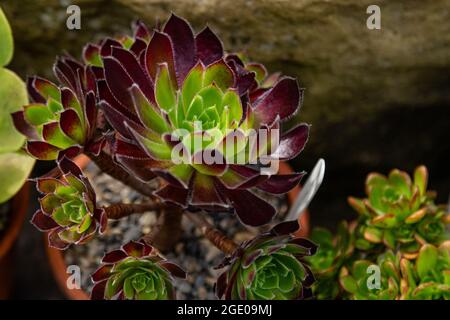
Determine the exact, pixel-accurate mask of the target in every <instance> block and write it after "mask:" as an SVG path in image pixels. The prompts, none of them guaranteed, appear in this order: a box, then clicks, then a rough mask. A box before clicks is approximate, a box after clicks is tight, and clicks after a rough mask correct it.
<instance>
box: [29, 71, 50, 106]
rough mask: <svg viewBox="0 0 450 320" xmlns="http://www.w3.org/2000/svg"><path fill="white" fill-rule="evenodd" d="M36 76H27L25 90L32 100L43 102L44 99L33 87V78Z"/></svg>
mask: <svg viewBox="0 0 450 320" xmlns="http://www.w3.org/2000/svg"><path fill="white" fill-rule="evenodd" d="M35 78H36V77H27V91H28V94H29V96H30V98H31V101H32V102H35V103H45V102H46V100H45V98H44V97H43V96H41V94H40V93H39V92H38V91H37V90H36V88H35V87H34V80H35Z"/></svg>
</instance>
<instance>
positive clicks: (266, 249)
mask: <svg viewBox="0 0 450 320" xmlns="http://www.w3.org/2000/svg"><path fill="white" fill-rule="evenodd" d="M297 229H298V224H297V223H296V222H284V223H281V224H278V225H277V226H275V227H274V228H273V229H272V230H271V231H270V232H268V233H264V234H261V235H259V236H257V237H255V238H254V239H252V240H250V241H246V242H244V243H242V244H241V246H240V247H239V248H238V249H237V250H236V251H235V252H234V254H233V255H231V257H227V258H226V259H225V260H224V262H223V263H222V264H221V265H220V266H219V268H222V267H225V266H228V270H226V271H225V272H223V273H222V274H221V275H220V276H219V278H218V280H217V284H216V292H217V296H218V297H219V298H222V297H224V298H225V299H227V300H230V299H231V300H293V299H305V298H308V297H310V296H311V290H310V287H311V285H312V284H313V282H314V276H313V274H312V273H311V270H310V269H309V267H308V266H307V265H306V263H305V262H304V258H305V257H308V256H311V255H313V254H314V253H315V252H316V249H317V246H316V245H315V244H314V243H312V242H311V241H309V240H307V239H304V238H294V237H293V236H292V235H290V233H292V232H294V231H295V230H297Z"/></svg>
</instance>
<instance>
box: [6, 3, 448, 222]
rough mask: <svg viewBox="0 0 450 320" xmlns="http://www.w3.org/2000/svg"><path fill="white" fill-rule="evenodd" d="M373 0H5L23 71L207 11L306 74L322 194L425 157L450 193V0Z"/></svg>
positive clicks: (230, 44)
mask: <svg viewBox="0 0 450 320" xmlns="http://www.w3.org/2000/svg"><path fill="white" fill-rule="evenodd" d="M70 3H75V4H78V5H79V6H80V7H81V12H82V29H81V30H78V31H70V30H67V28H66V24H65V19H66V17H67V14H66V7H67V5H69V4H70ZM371 4H373V1H372V0H345V1H344V0H335V1H326V0H279V1H276V0H258V1H245V0H178V1H177V0H175V1H174V0H113V1H106V0H105V1H101V0H99V1H94V0H81V1H73V2H72V1H55V0H41V1H34V0H24V1H15V0H6V1H2V6H3V7H4V9H5V12H6V14H7V15H8V16H9V17H10V20H11V22H12V26H13V29H14V33H15V39H16V55H15V60H14V62H13V64H12V68H13V69H14V70H16V71H18V72H19V73H20V74H21V75H22V76H24V75H26V74H32V73H39V74H42V75H49V73H50V66H51V65H52V61H53V59H54V57H55V56H56V55H58V54H60V53H61V52H62V51H63V50H67V51H68V52H70V53H71V54H73V55H75V56H78V55H79V54H80V52H81V46H82V45H83V44H84V43H85V42H86V41H89V40H92V39H97V38H100V37H103V36H105V35H108V34H114V33H123V32H124V31H127V32H128V31H129V25H130V22H131V21H132V20H133V19H135V18H141V19H142V20H144V21H145V22H147V23H149V24H153V23H154V22H155V21H156V19H158V18H159V19H160V20H161V21H164V20H165V19H166V18H167V17H168V15H169V13H170V11H173V12H175V13H176V14H178V15H181V16H183V17H185V18H187V19H189V20H190V21H191V22H192V23H193V25H194V27H195V29H196V31H200V28H201V27H202V26H203V25H204V24H205V23H208V24H209V25H210V26H211V27H212V28H213V29H214V30H215V31H216V32H217V33H218V34H219V35H220V36H221V38H222V39H223V40H224V43H225V46H226V48H227V49H228V50H230V51H233V50H239V49H243V50H245V52H247V54H248V55H249V56H250V57H251V58H252V59H254V60H257V61H261V62H263V63H265V64H266V65H267V66H268V68H269V70H271V71H276V70H280V71H282V72H284V73H285V74H288V75H293V76H296V77H298V79H299V81H300V83H301V85H302V86H303V87H305V88H306V97H305V103H304V107H303V109H302V111H301V113H300V115H299V119H300V120H301V121H305V122H308V123H311V124H312V125H313V127H312V133H311V139H310V143H309V145H308V146H307V148H306V150H305V152H304V153H303V155H302V156H301V157H300V159H299V160H298V161H297V163H296V164H297V166H298V168H299V169H306V170H310V169H311V166H312V165H313V163H314V161H315V160H316V159H317V158H318V157H324V158H325V159H326V160H327V164H328V167H327V168H328V171H327V178H326V179H327V180H326V181H328V184H327V185H326V186H325V187H324V188H323V190H321V193H319V195H318V196H320V195H321V194H322V197H324V198H325V199H327V200H329V201H331V202H332V201H334V200H333V198H334V197H337V196H339V197H340V198H339V199H340V200H339V206H340V207H339V206H338V207H339V210H342V209H345V208H346V206H345V200H343V199H345V196H347V195H348V194H349V193H353V194H355V193H356V194H357V195H359V194H360V193H361V191H362V185H363V180H364V177H365V175H366V174H367V172H368V171H369V170H373V169H376V170H381V171H387V170H388V169H390V168H392V167H400V168H404V169H406V170H412V169H413V167H414V166H415V165H417V164H419V163H425V164H427V165H428V166H429V167H430V169H431V173H432V179H433V178H434V179H435V180H434V181H435V183H436V186H437V187H438V189H439V191H440V192H441V194H444V196H443V198H442V199H446V197H447V194H448V192H449V191H450V190H449V187H448V181H449V177H450V169H449V168H448V166H447V165H445V163H446V160H445V159H448V156H449V154H450V147H449V143H448V135H449V134H448V128H449V119H450V108H449V104H450V94H449V83H450V81H449V80H450V54H449V53H450V23H449V19H450V1H449V0H422V1H419V0H398V1H390V0H380V1H377V4H378V5H379V6H380V8H381V24H382V29H381V30H368V29H367V27H366V19H367V17H368V14H367V13H366V9H367V7H368V6H369V5H371ZM447 161H448V160H447ZM352 183H354V184H352ZM441 186H443V187H441ZM329 203H330V202H327V204H328V205H329ZM314 206H317V204H315V203H313V208H314ZM316 208H318V209H320V208H319V207H316ZM331 210H332V211H333V210H335V211H338V209H331ZM346 210H347V209H346ZM327 215H328V213H327ZM313 219H314V218H313Z"/></svg>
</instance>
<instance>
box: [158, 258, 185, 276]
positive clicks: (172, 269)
mask: <svg viewBox="0 0 450 320" xmlns="http://www.w3.org/2000/svg"><path fill="white" fill-rule="evenodd" d="M160 266H161V267H163V268H164V269H166V270H167V271H169V273H170V274H171V275H172V276H174V277H177V278H181V279H186V276H187V274H186V271H184V270H183V269H181V268H180V267H179V266H178V265H176V264H174V263H171V262H161V263H160Z"/></svg>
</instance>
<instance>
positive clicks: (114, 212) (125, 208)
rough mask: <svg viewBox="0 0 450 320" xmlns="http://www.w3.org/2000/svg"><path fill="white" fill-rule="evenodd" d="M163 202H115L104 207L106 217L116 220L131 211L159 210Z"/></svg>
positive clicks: (131, 212) (129, 213)
mask: <svg viewBox="0 0 450 320" xmlns="http://www.w3.org/2000/svg"><path fill="white" fill-rule="evenodd" d="M163 207H164V204H162V203H160V202H150V203H141V204H134V203H129V204H128V203H116V204H113V205H111V206H108V207H104V209H105V212H106V215H107V217H108V219H113V220H118V219H121V218H123V217H127V216H129V215H131V214H133V213H144V212H146V211H155V210H161V208H163Z"/></svg>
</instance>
